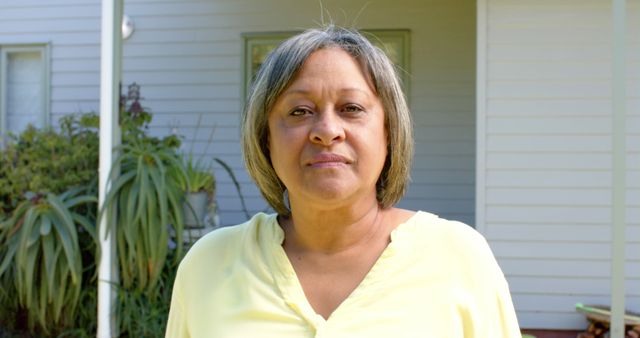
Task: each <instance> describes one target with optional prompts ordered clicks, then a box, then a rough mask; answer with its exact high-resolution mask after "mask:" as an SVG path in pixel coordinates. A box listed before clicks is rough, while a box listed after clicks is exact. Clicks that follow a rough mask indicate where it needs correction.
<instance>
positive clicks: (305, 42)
mask: <svg viewBox="0 0 640 338" xmlns="http://www.w3.org/2000/svg"><path fill="white" fill-rule="evenodd" d="M329 47H336V48H340V49H342V50H344V51H346V52H347V53H349V54H350V55H351V56H352V57H353V58H355V59H356V60H357V61H358V62H359V63H360V64H361V65H362V67H363V69H364V71H365V72H366V74H365V75H366V76H367V77H368V79H369V80H370V81H371V83H372V85H373V88H374V90H375V93H376V95H378V98H379V99H380V101H381V102H382V106H383V109H384V112H385V128H386V129H387V133H388V137H389V141H388V142H389V143H388V145H387V158H386V160H385V163H384V166H383V168H382V172H381V173H380V177H379V178H378V182H377V183H376V198H377V200H378V203H379V204H380V206H381V207H382V208H388V207H391V206H393V205H394V204H396V203H397V202H398V201H399V200H400V199H401V198H402V196H403V195H404V192H405V190H406V187H407V184H408V182H409V176H410V171H411V161H412V158H413V131H412V124H411V113H410V112H409V107H408V106H407V103H406V100H405V97H404V95H403V92H402V87H401V85H400V80H399V78H398V75H397V73H396V70H395V68H394V66H393V64H392V62H391V61H390V60H389V58H388V57H387V56H386V55H385V54H384V52H383V51H382V50H380V49H379V48H377V47H375V46H374V45H372V44H371V42H369V41H368V40H367V39H366V38H365V37H364V36H362V34H360V33H359V32H358V31H356V30H350V29H346V28H339V27H334V26H329V27H327V28H324V29H310V30H307V31H305V32H303V33H301V34H299V35H296V36H294V37H292V38H290V39H288V40H286V41H284V42H283V43H282V44H280V45H279V46H278V47H277V48H276V49H275V50H274V51H273V52H271V53H270V54H269V56H268V57H267V59H266V60H265V61H264V63H263V64H262V66H261V67H260V70H259V71H258V73H257V74H256V77H255V80H254V82H253V84H252V87H251V90H250V91H249V95H248V98H247V103H246V106H245V111H244V116H243V122H242V149H243V155H244V162H245V165H246V167H247V170H248V172H249V174H250V175H251V177H252V178H253V179H254V180H255V182H256V184H257V185H258V188H259V189H260V192H261V193H262V195H263V196H264V198H265V199H266V200H267V202H268V203H269V204H270V205H271V207H272V208H273V209H274V210H275V211H276V212H277V213H278V214H280V215H288V214H290V212H291V211H290V210H289V208H288V207H287V201H285V200H284V196H283V195H284V192H285V190H286V187H285V186H284V184H283V183H282V181H281V180H280V179H279V178H278V176H277V175H276V172H275V170H274V169H273V165H272V164H271V160H270V158H271V157H270V154H269V149H268V140H269V125H268V119H269V112H270V111H271V109H272V108H273V105H274V104H275V102H276V100H277V99H278V97H279V96H280V94H282V92H283V91H284V90H285V89H286V88H287V87H288V86H289V85H290V84H291V82H292V81H293V80H294V78H295V77H296V75H297V74H298V72H299V71H300V69H301V68H302V66H303V64H304V62H305V61H306V60H307V58H308V57H309V56H310V55H311V54H312V53H313V52H315V51H317V50H319V49H323V48H329Z"/></svg>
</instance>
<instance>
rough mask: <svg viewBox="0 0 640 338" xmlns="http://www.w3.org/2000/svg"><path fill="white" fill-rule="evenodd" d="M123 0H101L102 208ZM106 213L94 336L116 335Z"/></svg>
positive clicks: (116, 99)
mask: <svg viewBox="0 0 640 338" xmlns="http://www.w3.org/2000/svg"><path fill="white" fill-rule="evenodd" d="M122 12H123V0H102V34H101V40H102V43H101V46H102V47H101V58H100V168H99V192H98V200H99V206H100V208H102V206H103V205H104V202H105V197H106V195H107V192H108V190H109V186H108V184H107V183H108V181H109V171H110V170H111V164H112V163H113V160H114V151H113V149H114V147H115V146H117V145H118V144H120V127H119V124H118V115H119V111H120V108H119V107H120V78H121V68H122V67H121V63H122V52H121V51H122V46H121V45H122V33H121V26H122V24H121V22H122ZM112 212H113V211H112V210H110V211H108V212H107V213H106V217H103V218H102V220H101V221H100V226H99V229H100V233H99V236H100V239H99V241H100V249H101V255H100V263H99V267H98V309H97V310H98V332H97V338H112V337H116V336H117V329H116V325H115V323H116V317H115V300H116V288H115V286H116V285H117V281H118V274H117V272H118V266H117V263H118V262H117V259H116V247H115V240H114V239H113V231H111V232H109V233H108V234H107V229H108V227H109V226H110V225H109V224H108V222H109V221H110V220H111V219H112V218H111V217H109V216H110V215H111V213H112Z"/></svg>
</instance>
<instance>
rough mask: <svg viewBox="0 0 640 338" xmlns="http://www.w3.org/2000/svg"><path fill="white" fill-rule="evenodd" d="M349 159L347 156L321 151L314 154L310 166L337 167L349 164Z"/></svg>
mask: <svg viewBox="0 0 640 338" xmlns="http://www.w3.org/2000/svg"><path fill="white" fill-rule="evenodd" d="M350 162H351V161H349V160H348V159H347V158H346V157H344V156H342V155H338V154H333V153H320V154H317V155H314V156H313V157H312V158H311V160H309V162H308V164H307V165H308V166H310V167H316V168H323V167H336V166H343V165H346V164H349V163H350Z"/></svg>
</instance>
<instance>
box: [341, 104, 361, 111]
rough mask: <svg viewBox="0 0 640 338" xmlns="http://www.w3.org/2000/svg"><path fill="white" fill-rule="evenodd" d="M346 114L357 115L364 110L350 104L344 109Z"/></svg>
mask: <svg viewBox="0 0 640 338" xmlns="http://www.w3.org/2000/svg"><path fill="white" fill-rule="evenodd" d="M343 110H344V111H345V112H347V113H357V112H361V111H363V110H364V109H362V108H361V107H360V106H358V105H355V104H350V105H347V106H345V107H344V109H343Z"/></svg>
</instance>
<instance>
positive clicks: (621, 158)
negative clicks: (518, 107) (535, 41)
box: [611, 0, 626, 338]
mask: <svg viewBox="0 0 640 338" xmlns="http://www.w3.org/2000/svg"><path fill="white" fill-rule="evenodd" d="M625 15H626V1H625V0H613V53H612V55H613V61H612V72H613V74H612V75H613V76H612V88H613V92H612V99H611V101H612V108H613V198H612V206H613V212H612V224H613V226H612V240H611V247H612V249H611V258H612V262H611V338H624V307H625V305H624V295H625V290H624V279H625V273H624V261H625V257H624V248H625V240H624V233H625V205H626V202H625V190H626V188H625V176H626V163H625V155H626V149H625V133H626V131H625V126H624V124H625V114H626V112H625V104H626V74H625V73H626V72H625V68H626V67H625V66H626V48H625V44H626V34H625V29H626V27H625V26H626V23H625V21H626V20H625Z"/></svg>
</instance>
